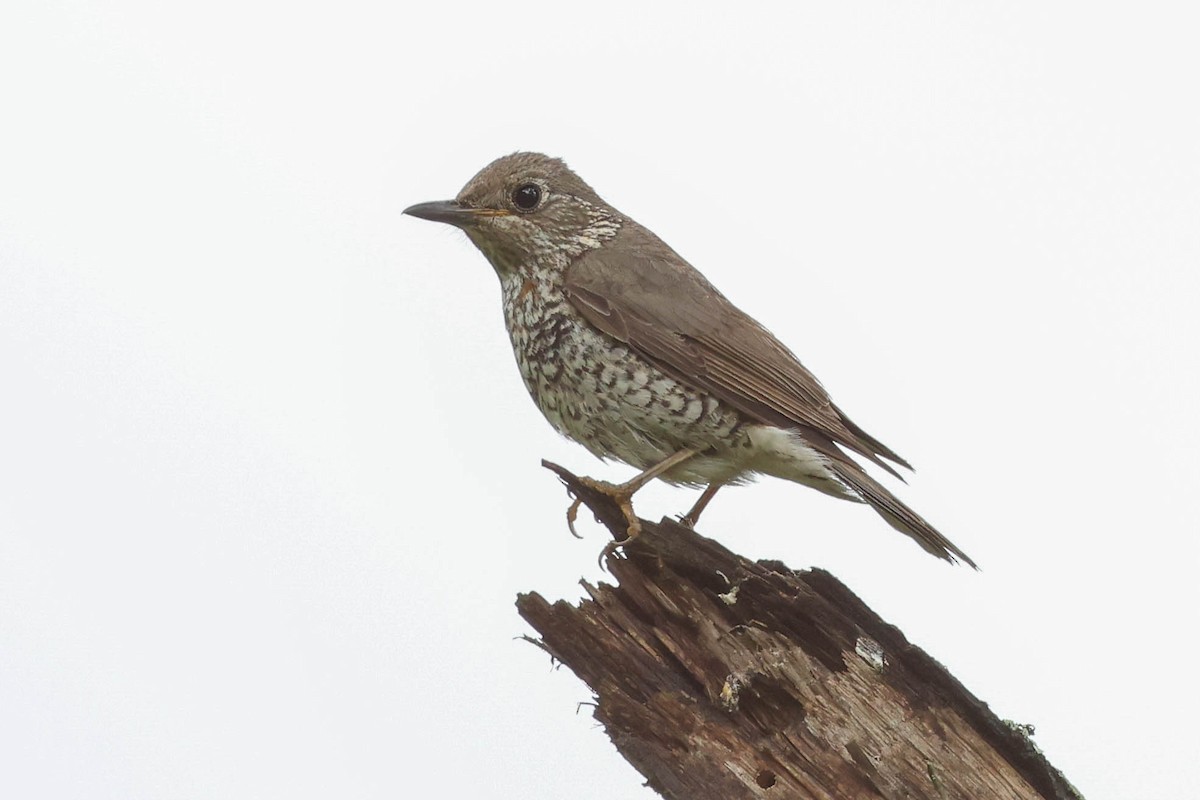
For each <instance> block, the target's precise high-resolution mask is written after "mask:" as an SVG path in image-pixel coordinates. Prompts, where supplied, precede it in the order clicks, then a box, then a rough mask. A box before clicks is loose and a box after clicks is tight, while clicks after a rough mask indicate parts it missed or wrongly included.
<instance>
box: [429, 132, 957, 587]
mask: <svg viewBox="0 0 1200 800" xmlns="http://www.w3.org/2000/svg"><path fill="white" fill-rule="evenodd" d="M535 196H536V197H535ZM526 204H530V205H531V207H530V208H525V207H524V206H525V205H526ZM407 213H410V214H413V215H414V216H419V217H424V218H427V219H434V220H437V221H444V222H450V223H452V224H455V225H458V226H459V227H461V228H463V230H464V231H466V233H467V234H468V236H470V238H471V240H472V241H473V242H474V243H475V244H476V245H477V246H478V247H479V248H480V250H481V251H482V252H483V253H484V254H485V255H486V256H487V257H488V259H489V260H490V261H491V262H492V264H493V266H494V267H495V268H496V271H497V274H498V276H499V277H500V281H501V285H502V290H503V296H504V302H505V319H506V322H507V324H508V327H509V332H510V335H511V336H512V339H513V346H514V352H515V353H516V356H517V361H518V365H519V366H520V367H521V372H522V376H523V377H524V378H525V382H526V385H527V387H528V388H529V390H530V393H531V395H532V396H533V397H534V400H535V402H536V403H537V404H538V406H539V408H541V409H542V411H543V413H545V414H546V416H547V418H548V419H549V420H550V421H551V423H552V424H554V426H555V427H556V428H558V429H559V430H560V432H562V433H564V434H565V435H567V436H569V437H571V438H573V439H575V440H577V441H579V442H580V443H582V444H584V445H585V446H586V447H588V448H589V449H590V450H592V451H593V452H594V453H596V454H597V455H599V456H601V457H615V458H617V459H619V460H622V461H625V462H626V463H629V464H631V465H633V466H635V467H638V468H639V469H642V470H645V472H644V473H643V476H640V479H635V481H633V482H630V484H627V485H624V486H623V487H614V488H616V489H621V490H623V491H624V495H622V496H623V498H624V500H625V502H626V504H627V503H628V496H629V495H631V494H632V492H633V491H636V489H637V488H638V487H640V485H642V483H644V482H645V480H648V479H649V477H661V478H663V479H665V480H668V481H671V482H677V483H690V484H697V483H699V484H708V485H710V486H712V487H714V488H711V489H710V490H709V492H707V493H706V494H705V496H704V499H703V501H702V503H703V502H707V500H708V499H710V498H711V494H712V492H714V491H715V487H717V486H720V485H722V484H725V483H736V482H740V481H742V480H745V479H747V478H748V477H751V476H752V475H753V474H754V473H767V474H771V475H775V476H778V477H783V478H787V479H790V480H794V481H797V482H799V483H804V484H806V485H809V486H813V487H814V488H817V489H819V490H821V491H823V492H826V493H827V494H831V495H834V496H838V497H842V498H843V499H849V500H855V501H860V502H865V503H868V504H869V505H870V506H871V507H872V508H874V509H875V510H876V511H877V512H878V513H879V514H880V515H881V516H883V517H884V519H886V520H887V521H888V522H889V523H890V524H891V525H892V526H893V527H895V528H896V529H897V530H900V531H901V532H903V533H905V534H907V535H909V536H911V537H912V538H913V539H914V540H916V541H917V543H918V544H920V545H921V546H922V547H924V548H925V549H926V550H928V551H929V552H931V553H933V554H934V555H937V556H938V557H940V558H945V559H947V560H954V558H955V557H957V558H958V559H961V560H962V561H964V562H966V563H968V564H970V565H971V566H974V562H973V561H972V560H971V559H970V558H969V557H968V556H967V555H966V554H965V553H963V552H962V551H961V550H960V549H959V548H958V547H956V546H955V545H954V544H953V543H951V542H950V541H949V540H948V539H946V538H945V537H944V536H943V535H942V534H941V533H939V532H938V531H937V530H936V529H935V528H934V527H933V526H932V525H930V524H929V523H928V522H926V521H925V520H924V519H922V518H921V517H920V516H919V515H918V514H917V513H916V512H914V511H912V509H910V508H908V507H907V506H906V505H904V504H903V503H902V502H901V501H900V500H899V499H898V498H897V497H895V495H893V494H892V493H891V492H890V491H888V490H887V489H886V488H885V487H884V486H883V485H882V484H880V483H879V482H878V481H876V480H875V479H874V478H872V477H871V476H870V475H869V474H867V473H866V471H864V470H863V468H862V467H861V466H860V465H859V464H858V463H857V462H856V461H855V460H854V459H853V458H852V457H851V455H857V456H859V457H861V458H864V459H867V460H868V461H870V462H872V463H874V464H876V465H877V466H879V467H881V468H883V469H884V470H886V471H887V472H889V473H891V474H892V475H895V476H897V477H899V475H898V473H897V471H896V469H895V467H893V466H892V464H895V465H897V466H901V467H905V468H909V469H911V467H909V465H908V463H907V462H906V461H904V459H902V458H901V457H900V456H899V455H897V454H896V453H895V452H894V451H892V450H891V449H890V448H888V447H887V446H886V445H884V444H883V443H882V442H880V441H879V440H878V439H876V438H874V437H873V436H871V435H870V434H868V433H867V432H866V431H864V430H863V429H862V428H861V427H859V426H858V425H856V424H855V423H854V422H852V421H851V420H850V419H849V418H848V417H846V415H845V414H844V413H843V412H842V411H841V409H839V408H838V407H837V406H836V405H835V404H834V403H833V402H832V400H831V399H830V397H829V394H828V393H827V392H826V391H825V389H824V387H823V386H822V385H821V383H820V382H819V381H818V380H817V379H816V377H815V376H814V375H813V374H812V373H811V372H809V371H808V369H806V368H805V367H804V365H803V364H801V363H800V361H799V360H798V359H797V358H796V357H795V356H794V355H793V354H792V352H791V351H790V350H788V348H787V347H785V346H784V345H783V344H782V343H781V342H780V341H779V340H778V339H776V338H775V337H774V336H773V335H772V334H771V333H770V332H769V331H768V330H767V329H766V328H764V327H763V326H762V325H760V324H759V323H758V322H756V321H755V320H754V319H753V318H751V317H750V316H749V315H747V314H745V313H744V312H742V311H741V310H740V309H738V308H737V307H736V306H734V305H733V304H732V303H731V302H729V300H727V299H726V298H725V297H724V295H722V294H721V293H720V292H719V291H717V289H716V288H715V287H714V286H713V285H712V284H711V283H709V282H708V280H706V279H705V278H704V276H703V275H701V274H700V273H699V272H698V271H696V270H695V269H694V268H693V267H692V266H691V265H690V264H688V262H687V261H685V260H684V259H683V258H682V257H681V256H679V255H678V254H677V253H676V252H675V251H674V250H672V249H671V248H670V247H668V246H667V245H666V244H665V243H664V242H662V241H661V240H660V239H659V238H658V237H657V236H655V235H654V234H653V233H651V232H650V231H649V230H647V229H646V228H644V227H642V226H641V225H639V224H638V223H636V222H634V221H633V220H631V219H629V218H627V217H625V216H623V215H622V214H620V212H618V211H616V210H615V209H613V208H611V207H610V206H608V205H607V204H606V203H604V201H603V200H601V199H600V198H599V196H597V195H596V194H595V192H594V191H593V190H592V189H591V188H590V187H589V186H587V184H585V183H583V181H582V180H580V179H579V178H578V176H576V175H575V174H574V173H573V172H571V171H570V170H569V169H568V168H567V167H566V165H565V164H563V163H562V162H561V161H559V160H557V159H551V158H548V157H546V156H542V155H540V154H531V153H518V154H514V155H512V156H506V157H504V158H501V159H499V160H497V161H496V162H493V163H492V164H491V165H489V166H488V167H486V168H485V169H484V170H483V171H481V172H480V173H479V174H478V175H477V176H476V177H475V178H474V179H472V181H470V182H469V183H468V184H467V186H466V187H465V188H464V189H463V191H462V192H461V193H460V194H459V197H458V199H457V200H455V201H451V202H449V203H426V204H421V205H419V206H414V207H412V208H410V209H408V210H407ZM668 458H671V459H673V460H672V461H671V463H670V464H669V466H664V467H663V469H662V471H661V474H659V473H658V472H657V471H656V465H660V464H662V463H663V462H664V460H666V459H668ZM888 462H891V463H888ZM647 476H649V477H647ZM700 507H702V506H698V507H697V508H696V509H693V512H692V513H691V514H689V517H691V518H692V519H691V520H690V521H694V517H695V516H698V514H699V509H700ZM628 513H630V514H632V511H631V510H630V511H629V512H628ZM635 533H636V529H635V527H634V523H632V521H631V535H633V534H635Z"/></svg>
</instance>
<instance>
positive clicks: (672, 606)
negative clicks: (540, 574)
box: [517, 463, 1080, 800]
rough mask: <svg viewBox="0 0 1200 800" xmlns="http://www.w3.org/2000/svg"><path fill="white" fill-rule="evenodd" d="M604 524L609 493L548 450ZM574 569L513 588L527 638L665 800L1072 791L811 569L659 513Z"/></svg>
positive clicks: (613, 526) (619, 532) (614, 518)
mask: <svg viewBox="0 0 1200 800" xmlns="http://www.w3.org/2000/svg"><path fill="white" fill-rule="evenodd" d="M546 466H547V467H548V468H550V469H552V470H553V471H555V472H556V473H557V474H558V475H559V477H560V478H562V480H563V482H564V483H566V485H567V487H568V489H569V490H570V492H571V493H572V494H573V495H575V496H576V497H578V498H580V499H581V500H582V501H583V502H584V503H585V504H586V505H587V506H588V507H589V508H590V509H591V510H592V511H593V512H594V513H595V514H596V517H597V519H599V520H600V521H601V522H603V523H604V524H605V525H606V526H607V527H608V528H609V530H610V531H613V532H614V536H615V537H616V538H624V524H623V520H622V517H621V513H620V511H619V509H617V508H616V506H615V505H614V504H613V503H612V502H611V501H610V500H609V499H608V498H607V497H604V496H603V495H600V494H598V493H596V492H594V491H592V490H590V489H589V488H588V487H587V486H586V485H583V484H581V483H580V482H579V481H578V479H577V478H576V477H575V476H574V475H572V474H571V473H569V472H567V471H566V470H564V469H562V468H561V467H558V466H557V465H553V464H549V463H547V464H546ZM607 566H608V568H609V570H610V571H611V573H612V575H613V576H614V577H615V578H616V580H617V582H618V583H617V585H616V586H608V585H605V584H601V585H599V586H592V585H590V584H587V583H584V584H583V585H584V588H585V590H586V591H587V594H588V595H589V597H590V599H588V600H584V601H582V602H581V603H580V605H578V606H574V605H571V604H570V603H567V602H566V601H559V602H556V603H553V604H551V603H548V602H547V601H546V600H545V599H544V598H542V597H541V596H540V595H538V594H536V593H531V594H522V595H520V596H519V597H518V599H517V608H518V610H519V612H520V614H521V616H522V617H524V618H525V619H526V620H527V621H528V622H529V624H530V625H532V626H533V628H534V629H535V630H537V632H538V634H539V635H540V636H541V639H540V640H532V639H531V641H534V642H535V643H536V644H538V645H539V646H540V647H541V648H543V649H544V650H545V651H546V652H548V653H549V654H550V655H551V656H553V657H554V658H555V659H557V660H559V661H561V662H562V663H563V664H566V665H567V666H568V667H570V668H571V670H572V671H574V672H575V674H576V675H578V676H579V677H580V678H581V679H582V680H583V681H584V682H585V683H587V685H588V686H589V687H591V689H592V691H593V692H594V694H595V696H596V707H595V711H594V716H595V718H596V719H597V720H599V721H600V722H601V724H603V726H604V728H605V730H606V731H607V733H608V735H609V737H610V738H611V739H612V741H613V744H615V745H616V747H617V750H618V751H619V752H620V753H621V754H622V755H623V756H624V757H625V758H626V759H627V760H628V761H629V762H630V763H631V764H632V765H633V766H634V767H635V768H636V769H637V770H638V771H640V772H641V773H642V774H643V775H644V776H645V777H646V780H647V785H649V786H650V787H651V788H653V789H654V790H655V791H657V792H658V793H659V794H661V795H662V796H663V797H665V798H671V799H672V800H709V799H710V798H711V799H712V800H717V799H718V798H719V799H720V800H735V799H736V798H819V799H820V800H826V798H828V800H846V799H847V798H888V799H889V800H890V799H891V798H909V799H910V800H913V799H916V798H930V799H931V800H932V799H933V798H937V799H938V800H953V799H955V798H961V799H962V800H983V799H984V798H986V799H987V800H1001V799H1005V798H1014V799H1015V798H1021V799H1022V800H1025V799H1026V798H1047V799H1048V798H1054V799H1055V800H1075V799H1077V798H1080V795H1079V794H1078V792H1077V791H1076V790H1075V789H1074V787H1072V786H1071V785H1070V783H1068V782H1067V780H1066V779H1065V778H1064V777H1063V776H1062V774H1061V773H1059V772H1058V771H1057V770H1056V769H1055V768H1054V767H1052V766H1051V765H1050V764H1049V763H1048V762H1047V761H1046V759H1045V758H1044V757H1043V756H1042V754H1041V752H1040V751H1039V750H1038V749H1037V747H1036V746H1035V745H1034V744H1033V743H1032V742H1031V741H1030V739H1029V736H1028V732H1027V731H1025V730H1023V729H1022V726H1018V725H1014V724H1012V723H1006V722H1005V721H1003V720H1001V719H999V718H998V717H996V715H995V714H993V713H992V712H991V711H990V710H989V709H988V707H987V705H985V704H984V703H983V702H981V701H980V700H979V699H978V698H976V697H975V696H974V695H972V694H971V693H970V692H969V691H967V689H966V688H965V687H964V686H963V685H962V684H961V683H959V681H958V680H956V679H955V678H954V677H953V676H952V675H951V674H950V673H949V672H947V671H946V669H945V668H944V667H942V666H941V665H940V664H938V663H937V662H936V661H934V660H933V659H932V658H930V657H929V656H928V655H927V654H926V653H925V652H924V651H922V650H921V649H920V648H918V647H915V646H914V645H912V644H910V643H909V642H908V640H907V639H905V637H904V635H903V634H902V633H901V632H900V631H899V630H898V629H897V628H895V627H894V626H892V625H889V624H887V623H886V622H884V621H883V620H882V619H880V617H879V616H878V615H876V614H875V613H874V612H873V611H871V609H869V608H868V607H867V606H866V605H865V604H864V603H863V602H862V601H861V600H859V599H858V597H856V596H855V595H854V593H852V592H851V591H850V590H849V589H848V588H846V587H845V586H844V585H843V584H842V583H841V582H839V581H838V580H837V579H836V578H834V577H833V576H832V575H830V574H829V573H827V572H824V571H822V570H819V569H813V570H807V571H804V572H793V571H792V570H790V569H788V568H787V567H786V566H784V565H783V564H782V563H779V562H774V561H759V562H756V563H752V562H750V561H748V560H746V559H745V558H742V557H740V556H738V555H736V554H734V553H732V552H730V551H729V550H727V549H726V548H724V547H722V546H721V545H720V544H718V543H717V542H715V541H713V540H711V539H707V538H705V537H703V536H700V535H698V534H696V533H695V532H694V531H692V530H690V529H688V528H686V527H683V526H681V525H679V524H677V523H674V522H671V521H669V520H663V521H662V522H660V523H653V522H650V521H648V520H642V534H641V536H640V537H638V539H637V540H635V541H634V542H632V543H630V544H629V545H628V546H627V547H625V548H624V550H623V551H622V554H621V555H620V556H609V557H608V559H607Z"/></svg>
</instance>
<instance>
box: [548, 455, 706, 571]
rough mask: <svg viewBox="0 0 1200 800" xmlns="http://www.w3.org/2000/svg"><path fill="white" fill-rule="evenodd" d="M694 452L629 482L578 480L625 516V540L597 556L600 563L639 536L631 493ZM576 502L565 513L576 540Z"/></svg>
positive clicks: (660, 464)
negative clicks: (606, 496)
mask: <svg viewBox="0 0 1200 800" xmlns="http://www.w3.org/2000/svg"><path fill="white" fill-rule="evenodd" d="M697 452H698V451H696V450H692V449H687V450H680V451H679V452H678V453H674V454H672V455H670V456H667V457H666V458H664V459H663V460H662V461H660V462H658V463H657V464H655V465H654V466H652V467H650V468H649V469H645V470H642V471H641V472H639V473H638V474H637V475H635V476H633V478H631V479H629V480H627V481H625V482H624V483H609V482H608V481H600V480H596V479H595V478H586V477H583V478H580V479H579V481H580V482H581V483H583V484H585V485H586V486H587V487H588V488H589V489H593V490H595V491H597V492H600V493H601V494H605V495H608V496H609V497H611V498H612V499H613V502H615V503H616V504H617V507H618V508H620V509H621V513H622V514H624V516H625V522H626V525H627V527H626V531H625V538H624V539H622V540H621V541H620V542H616V541H614V542H610V543H609V544H608V546H607V547H605V548H604V551H603V552H602V553H601V554H600V558H601V559H603V558H604V556H606V555H607V554H609V553H611V552H612V551H613V550H615V549H616V547H617V546H619V545H622V544H625V543H626V542H628V541H629V540H630V539H635V538H637V536H638V534H639V533H641V532H642V525H641V523H640V522H638V518H637V515H636V514H634V513H633V502H632V501H633V495H634V492H636V491H637V490H638V489H641V488H642V487H643V486H645V485H646V484H647V483H649V482H650V481H652V480H654V479H655V478H657V477H658V476H659V475H662V474H663V473H664V472H666V471H667V470H669V469H671V468H672V467H674V466H677V465H679V464H682V463H683V462H684V461H687V460H688V459H689V458H691V457H692V456H694V455H696V453H697ZM580 502H581V501H580V500H579V498H575V501H574V502H573V503H571V507H570V508H568V509H567V527H568V528H570V530H571V533H572V534H574V535H575V536H576V537H578V536H579V534H578V533H575V518H576V516H577V515H578V514H579V504H580Z"/></svg>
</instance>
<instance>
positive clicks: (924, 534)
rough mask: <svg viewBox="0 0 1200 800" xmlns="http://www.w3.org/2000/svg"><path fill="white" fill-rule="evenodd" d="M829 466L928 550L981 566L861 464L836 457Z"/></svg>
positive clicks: (865, 500)
mask: <svg viewBox="0 0 1200 800" xmlns="http://www.w3.org/2000/svg"><path fill="white" fill-rule="evenodd" d="M829 469H830V470H831V471H832V472H833V473H834V474H835V475H837V477H838V478H839V479H840V480H841V481H842V482H843V483H845V484H846V485H847V486H848V487H850V488H851V489H852V490H853V491H854V493H855V494H857V495H858V496H859V497H860V498H861V499H862V500H863V501H864V502H865V503H867V504H868V505H870V506H871V508H873V509H875V511H876V512H877V513H878V514H879V516H881V517H883V518H884V519H885V520H887V521H888V524H889V525H891V526H892V527H893V528H895V529H896V530H898V531H900V532H901V533H903V534H905V535H907V536H909V537H911V538H912V539H913V540H914V541H915V542H916V543H917V544H919V545H921V547H923V548H925V549H926V550H927V551H928V552H930V553H932V554H933V555H935V556H937V557H938V558H944V559H946V560H947V561H949V562H951V563H954V562H955V561H962V562H963V563H964V564H968V565H970V566H971V567H972V568H974V569H979V567H978V566H976V564H975V562H974V561H972V560H971V557H970V556H968V555H967V554H966V553H964V552H963V551H962V550H960V549H959V548H958V546H957V545H955V544H954V542H952V541H950V540H949V539H947V538H946V537H945V536H943V535H942V534H941V533H939V532H938V530H937V528H935V527H933V526H932V525H930V524H929V523H928V522H926V521H925V520H924V518H922V517H921V515H920V514H918V513H917V512H915V511H913V510H912V509H911V508H909V507H908V506H906V505H904V503H902V502H901V501H900V498H898V497H896V496H895V495H894V494H892V493H891V492H889V491H888V490H887V489H886V488H885V487H884V486H883V484H881V483H879V481H877V480H875V479H874V478H872V477H871V476H870V475H868V474H867V473H866V472H864V471H863V470H862V469H861V468H860V467H859V466H858V465H857V464H855V463H854V462H852V461H850V460H849V459H846V460H845V461H833V462H832V463H830V464H829Z"/></svg>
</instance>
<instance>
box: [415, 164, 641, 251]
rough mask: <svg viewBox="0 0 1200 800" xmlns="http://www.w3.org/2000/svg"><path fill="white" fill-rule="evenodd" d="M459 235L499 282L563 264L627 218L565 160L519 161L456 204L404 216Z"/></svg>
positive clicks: (483, 173)
mask: <svg viewBox="0 0 1200 800" xmlns="http://www.w3.org/2000/svg"><path fill="white" fill-rule="evenodd" d="M404 213H405V214H409V215H411V216H414V217H419V218H421V219H428V220H433V221H434V222H445V223H448V224H450V225H454V226H455V227H458V228H461V229H462V230H463V231H464V232H465V233H466V234H467V236H468V237H470V239H471V241H472V242H474V243H475V246H476V247H478V248H479V249H480V250H481V251H482V252H483V254H484V255H485V256H487V258H488V260H489V261H490V262H492V266H494V267H495V268H496V270H497V271H498V272H500V273H501V274H504V273H507V272H515V271H518V270H519V269H520V266H521V265H522V264H527V263H533V262H537V263H542V264H555V263H558V264H565V263H566V261H568V260H569V259H571V258H573V257H575V256H578V255H579V254H580V253H582V252H584V251H586V250H591V249H594V248H596V247H599V246H601V245H602V244H603V243H604V242H605V241H607V240H608V239H611V238H612V237H613V236H615V235H616V233H617V231H618V230H619V229H620V227H621V223H622V221H623V218H622V217H621V215H620V214H619V213H618V212H617V211H616V210H615V209H613V208H611V207H610V206H609V205H608V204H607V203H605V202H604V201H603V200H601V199H600V197H599V195H597V194H596V192H595V191H593V190H592V187H590V186H588V185H587V184H586V183H584V182H583V181H582V180H581V179H580V178H579V176H578V175H576V174H575V173H574V172H572V171H571V170H570V168H569V167H567V165H566V164H565V163H563V162H562V161H561V160H560V159H557V158H551V157H549V156H545V155H542V154H541V153H513V154H512V155H508V156H503V157H502V158H498V159H496V160H495V161H493V162H492V163H491V164H488V165H487V166H486V167H484V168H483V169H482V170H480V171H479V174H477V175H476V176H475V177H474V178H472V179H471V180H470V181H468V182H467V185H466V186H464V187H463V189H462V191H461V192H459V193H458V197H456V198H455V199H453V200H439V201H436V202H432V203H418V204H417V205H415V206H410V207H409V208H406V209H405V210H404Z"/></svg>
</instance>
